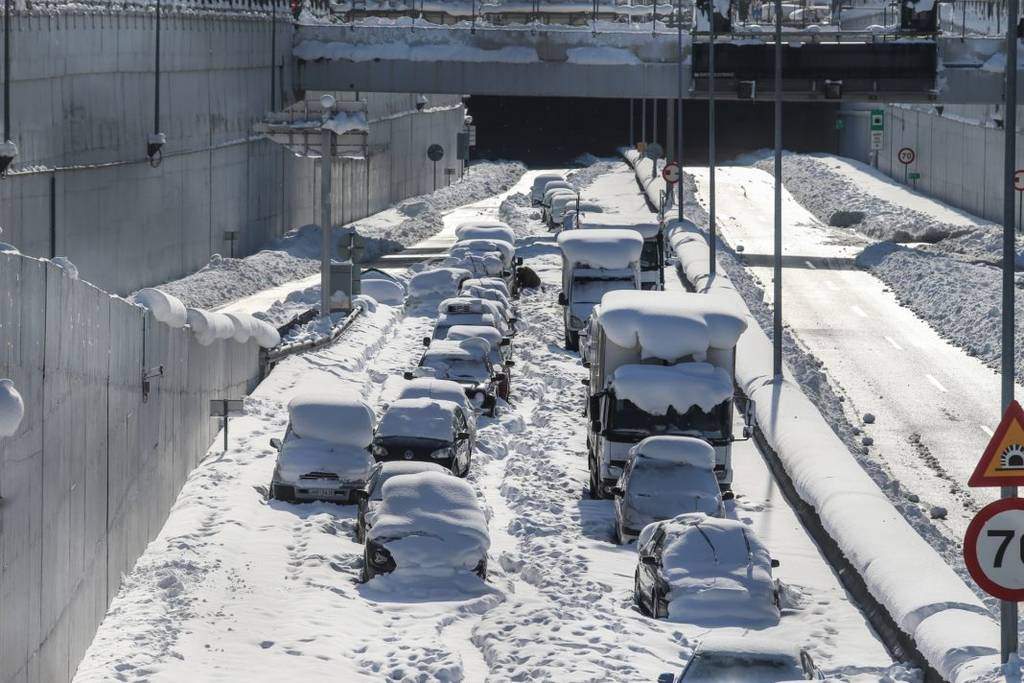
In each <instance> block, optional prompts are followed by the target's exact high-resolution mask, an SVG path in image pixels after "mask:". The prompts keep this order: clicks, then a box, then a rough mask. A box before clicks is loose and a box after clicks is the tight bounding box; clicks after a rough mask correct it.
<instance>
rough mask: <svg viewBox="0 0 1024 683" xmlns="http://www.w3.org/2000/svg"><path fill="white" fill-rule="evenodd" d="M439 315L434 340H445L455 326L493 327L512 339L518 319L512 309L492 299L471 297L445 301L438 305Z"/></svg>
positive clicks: (435, 325)
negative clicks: (450, 329)
mask: <svg viewBox="0 0 1024 683" xmlns="http://www.w3.org/2000/svg"><path fill="white" fill-rule="evenodd" d="M437 313H438V317H437V322H436V323H434V334H433V337H434V339H444V338H445V337H446V336H447V335H448V328H450V327H452V326H453V325H491V326H493V327H496V328H497V329H498V331H499V332H501V334H502V335H503V336H506V337H511V336H512V335H513V334H514V332H515V328H514V326H515V321H516V319H515V317H514V316H513V314H512V311H511V309H508V308H505V306H504V304H502V303H501V302H499V301H495V300H492V299H483V298H480V297H471V296H458V297H453V298H450V299H445V300H444V301H442V302H441V303H440V304H439V305H438V307H437Z"/></svg>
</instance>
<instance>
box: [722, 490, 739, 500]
mask: <svg viewBox="0 0 1024 683" xmlns="http://www.w3.org/2000/svg"><path fill="white" fill-rule="evenodd" d="M735 497H736V494H735V493H733V492H732V491H722V500H732V499H733V498H735Z"/></svg>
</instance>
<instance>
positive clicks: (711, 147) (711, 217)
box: [708, 0, 717, 277]
mask: <svg viewBox="0 0 1024 683" xmlns="http://www.w3.org/2000/svg"><path fill="white" fill-rule="evenodd" d="M708 7H709V9H710V10H711V35H710V37H709V39H708V191H709V192H710V193H711V194H710V197H708V274H709V275H710V276H711V277H714V276H715V270H716V266H715V258H716V255H715V251H716V250H715V246H716V245H715V242H716V240H717V235H716V233H717V226H716V224H715V163H716V155H715V3H714V0H708Z"/></svg>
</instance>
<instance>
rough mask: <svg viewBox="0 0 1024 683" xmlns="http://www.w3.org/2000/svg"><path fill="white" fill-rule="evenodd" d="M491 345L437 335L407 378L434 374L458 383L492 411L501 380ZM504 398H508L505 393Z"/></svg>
mask: <svg viewBox="0 0 1024 683" xmlns="http://www.w3.org/2000/svg"><path fill="white" fill-rule="evenodd" d="M490 354H491V345H490V344H488V343H486V342H484V341H482V340H478V339H464V340H462V341H448V340H444V339H435V340H433V341H432V342H431V343H430V347H429V348H427V350H426V351H424V352H423V356H422V357H421V358H420V363H419V366H418V367H417V368H416V370H414V371H411V372H407V373H405V378H406V379H413V378H414V377H417V376H419V377H434V378H436V379H447V380H451V381H453V382H457V383H459V384H460V385H461V386H462V388H463V390H464V391H465V392H466V396H468V397H469V398H470V400H472V401H473V405H474V407H477V408H483V409H484V410H487V411H489V412H491V413H492V414H493V412H494V406H495V401H494V397H495V396H497V388H498V386H497V385H499V384H501V382H502V378H501V377H498V375H499V374H501V373H499V372H498V371H497V370H495V368H494V366H493V365H492V364H491V360H490ZM502 398H506V397H505V396H502Z"/></svg>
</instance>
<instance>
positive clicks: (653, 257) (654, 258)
mask: <svg viewBox="0 0 1024 683" xmlns="http://www.w3.org/2000/svg"><path fill="white" fill-rule="evenodd" d="M659 252H660V250H659V249H658V242H657V241H656V240H644V248H643V251H641V252H640V269H641V270H658V269H660V268H661V266H662V263H661V258H660V256H661V254H660V253H659Z"/></svg>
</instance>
